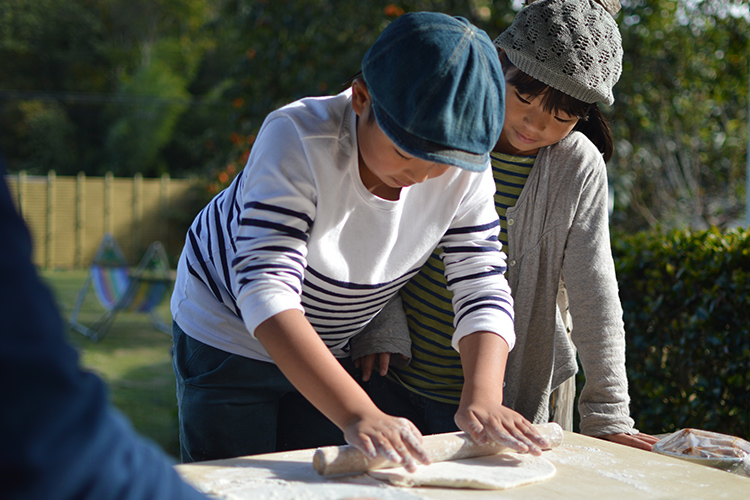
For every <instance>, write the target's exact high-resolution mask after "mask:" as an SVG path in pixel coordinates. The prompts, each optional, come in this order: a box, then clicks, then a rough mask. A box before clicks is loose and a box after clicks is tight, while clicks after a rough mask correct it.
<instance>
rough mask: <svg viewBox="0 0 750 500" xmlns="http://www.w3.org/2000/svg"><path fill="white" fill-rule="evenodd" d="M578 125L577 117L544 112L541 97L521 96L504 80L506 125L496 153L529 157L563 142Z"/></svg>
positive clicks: (561, 113) (559, 112)
mask: <svg viewBox="0 0 750 500" xmlns="http://www.w3.org/2000/svg"><path fill="white" fill-rule="evenodd" d="M577 123H578V117H576V116H572V115H569V114H567V113H565V112H562V111H557V112H552V113H551V112H549V111H545V110H544V108H543V106H542V96H536V97H531V96H528V95H522V94H521V93H519V92H518V90H517V89H516V88H515V87H514V86H513V85H511V84H509V83H508V78H507V77H506V79H505V122H504V123H503V131H502V133H501V134H500V139H499V140H498V142H497V146H496V147H495V151H497V152H500V153H505V154H510V155H517V156H532V155H535V154H537V153H538V152H539V150H540V149H541V148H543V147H545V146H549V145H552V144H555V143H558V142H560V141H561V140H563V139H564V138H565V137H566V136H567V135H568V134H569V133H570V132H571V131H572V130H573V128H574V127H575V126H576V124H577Z"/></svg>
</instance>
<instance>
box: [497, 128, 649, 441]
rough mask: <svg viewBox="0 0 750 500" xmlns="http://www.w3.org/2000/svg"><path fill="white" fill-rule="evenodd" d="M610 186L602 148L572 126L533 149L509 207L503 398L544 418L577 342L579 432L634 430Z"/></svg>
mask: <svg viewBox="0 0 750 500" xmlns="http://www.w3.org/2000/svg"><path fill="white" fill-rule="evenodd" d="M607 190H608V187H607V168H606V165H605V163H604V160H603V158H602V155H601V153H600V152H599V151H598V150H597V149H596V148H595V147H594V145H593V144H592V143H591V142H590V141H589V140H588V139H587V138H586V137H585V136H584V135H583V134H581V133H579V132H574V133H572V134H570V135H569V136H568V137H567V138H565V139H564V140H562V141H560V142H559V143H557V144H555V145H552V146H549V147H546V148H543V149H542V150H541V151H540V152H539V155H538V157H537V159H536V162H535V164H534V167H533V168H532V170H531V173H530V175H529V179H528V180H527V182H526V186H525V187H524V189H523V191H522V192H521V196H520V197H519V199H518V202H517V203H516V205H515V206H514V207H512V208H509V209H508V211H507V212H506V217H507V227H508V247H509V249H510V251H509V255H508V275H507V277H508V281H509V283H510V286H511V290H512V291H513V298H514V301H515V312H516V321H515V330H516V337H517V340H516V345H515V348H514V349H513V351H511V353H510V355H509V357H508V367H507V369H506V375H505V380H506V387H505V390H504V393H503V394H504V400H503V401H504V403H505V404H506V405H507V406H509V407H511V408H514V409H515V410H516V411H518V412H519V413H521V414H522V415H524V416H525V417H526V418H528V419H530V420H532V421H534V422H546V421H547V420H548V419H549V404H548V403H549V395H550V393H551V391H552V390H553V389H554V388H556V387H557V386H559V385H560V384H561V383H562V382H564V381H565V380H566V379H568V378H570V377H571V376H573V375H574V374H575V373H576V371H577V364H576V359H575V348H577V349H578V356H579V357H580V360H581V365H582V367H583V371H584V374H585V376H586V384H585V386H584V388H583V390H582V392H581V394H580V397H579V404H578V410H579V413H580V416H581V432H582V433H584V434H589V435H606V434H615V433H618V432H626V433H635V432H637V431H635V430H634V429H633V420H632V419H631V418H630V416H629V415H630V411H629V402H630V398H629V396H628V390H627V389H628V383H627V374H626V372H625V328H624V324H623V320H622V306H621V305H620V298H619V295H618V291H617V278H616V276H615V267H614V261H613V259H612V251H611V248H610V236H609V219H608V217H609V216H608V210H607V204H608V193H607ZM561 285H562V286H564V287H565V291H566V293H565V294H563V296H567V299H568V302H569V304H568V305H569V313H570V317H571V318H572V331H571V333H570V337H569V336H568V333H567V331H566V327H565V324H564V321H563V317H564V314H563V313H564V311H565V308H564V305H563V308H562V309H561V307H560V305H558V303H557V297H558V289H559V287H560V286H561ZM570 338H572V340H573V344H575V348H574V347H573V344H571V342H570V340H569V339H570Z"/></svg>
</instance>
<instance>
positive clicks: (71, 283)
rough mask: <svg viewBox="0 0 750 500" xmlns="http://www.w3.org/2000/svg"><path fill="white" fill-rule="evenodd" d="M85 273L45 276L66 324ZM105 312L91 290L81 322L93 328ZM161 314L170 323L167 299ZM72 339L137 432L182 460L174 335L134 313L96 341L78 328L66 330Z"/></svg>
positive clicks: (121, 316)
mask: <svg viewBox="0 0 750 500" xmlns="http://www.w3.org/2000/svg"><path fill="white" fill-rule="evenodd" d="M86 273H87V272H86V271H49V272H42V277H43V278H44V279H45V280H46V281H47V283H48V284H49V285H50V287H51V288H52V290H53V291H54V293H55V296H56V298H57V301H58V304H59V306H60V310H61V313H62V315H63V317H64V318H65V319H66V320H67V319H69V318H70V313H71V311H72V310H73V305H74V304H75V300H76V296H77V294H78V291H79V289H80V288H81V286H82V285H83V282H84V280H85V278H86ZM103 312H104V309H103V308H102V307H101V306H100V305H99V303H98V302H97V300H96V297H95V295H94V293H93V290H89V293H88V294H87V300H86V301H85V302H84V303H83V307H82V308H81V315H80V317H79V321H80V322H81V323H83V324H85V325H90V324H91V323H93V321H95V320H96V319H97V318H98V317H99V315H100V314H102V313H103ZM158 313H159V315H160V316H161V317H162V319H163V320H164V321H165V322H167V323H171V321H170V313H169V296H167V297H166V298H165V300H164V302H162V304H161V305H160V306H159V308H158ZM68 337H69V339H70V342H71V343H72V344H73V345H74V346H76V347H77V348H78V350H79V352H80V354H81V363H82V365H83V366H84V368H86V369H88V370H91V371H93V372H95V373H97V374H98V375H99V376H101V377H102V379H104V380H105V382H106V383H107V385H108V386H109V390H110V398H111V401H112V403H113V404H114V405H115V406H116V407H117V408H119V409H120V410H121V411H122V412H123V413H124V414H125V415H126V416H127V417H128V418H129V419H130V421H131V422H132V423H133V426H134V427H135V428H136V429H137V430H138V432H140V433H141V434H142V435H143V436H145V437H147V438H149V439H151V440H152V441H154V442H156V443H157V444H158V445H159V446H161V447H162V448H163V449H164V451H165V452H166V453H167V454H169V455H170V456H172V457H173V458H175V459H176V458H178V457H179V441H178V437H177V401H176V398H175V380H174V372H173V371H172V361H171V357H170V348H171V345H172V339H171V337H170V336H169V335H167V334H165V333H163V332H161V331H159V330H157V329H155V328H153V327H152V326H151V323H150V321H149V318H148V315H144V314H136V313H120V314H119V315H118V316H117V318H116V319H115V322H114V323H113V324H112V327H111V329H110V330H109V332H108V333H107V335H106V336H105V337H104V338H102V339H101V340H99V341H98V342H93V341H92V340H89V339H88V338H87V337H85V336H84V335H82V334H80V333H78V332H76V331H74V330H69V331H68Z"/></svg>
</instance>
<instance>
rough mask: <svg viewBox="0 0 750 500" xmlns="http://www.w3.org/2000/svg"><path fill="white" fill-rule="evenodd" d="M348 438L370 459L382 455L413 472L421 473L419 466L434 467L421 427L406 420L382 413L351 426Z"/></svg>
mask: <svg viewBox="0 0 750 500" xmlns="http://www.w3.org/2000/svg"><path fill="white" fill-rule="evenodd" d="M344 438H345V439H346V442H347V443H349V444H350V445H352V446H354V447H356V448H358V449H359V450H360V451H362V452H363V453H364V454H365V455H367V456H368V457H370V458H375V457H377V456H378V455H382V456H383V457H385V458H386V459H388V460H390V461H391V462H395V463H398V464H401V465H402V466H403V467H404V468H405V469H406V470H407V471H409V472H414V471H415V470H416V469H417V462H421V463H423V464H429V463H430V459H429V457H428V456H427V452H426V451H425V450H424V448H423V447H422V434H421V433H420V432H419V430H418V429H417V427H416V426H415V425H414V424H413V423H411V421H409V420H407V419H405V418H399V417H392V416H390V415H386V414H385V413H383V412H381V411H380V410H378V411H377V413H373V415H368V416H365V417H364V418H362V419H359V420H356V421H355V422H353V423H350V424H349V425H347V426H346V427H345V428H344Z"/></svg>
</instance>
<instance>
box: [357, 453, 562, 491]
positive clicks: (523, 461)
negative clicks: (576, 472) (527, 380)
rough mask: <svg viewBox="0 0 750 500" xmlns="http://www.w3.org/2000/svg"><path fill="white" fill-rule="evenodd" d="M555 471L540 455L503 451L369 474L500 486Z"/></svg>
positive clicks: (396, 480)
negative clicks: (413, 469)
mask: <svg viewBox="0 0 750 500" xmlns="http://www.w3.org/2000/svg"><path fill="white" fill-rule="evenodd" d="M555 472H556V469H555V466H554V465H553V464H552V462H550V461H549V460H547V459H546V458H544V457H535V456H533V455H529V454H526V453H523V454H521V453H503V454H500V455H490V456H486V457H477V458H467V459H463V460H454V461H449V462H437V463H433V464H430V465H420V466H418V468H417V471H416V472H414V473H413V474H412V473H409V472H407V471H406V469H404V468H403V467H399V468H396V469H384V470H374V471H370V472H369V474H370V476H372V477H374V478H376V479H380V480H381V481H386V482H389V483H391V484H394V485H397V486H409V487H418V486H441V487H444V488H446V487H447V488H473V489H482V490H504V489H507V488H515V487H517V486H523V485H525V484H530V483H536V482H538V481H544V480H545V479H549V478H551V477H552V476H554V475H555Z"/></svg>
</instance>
